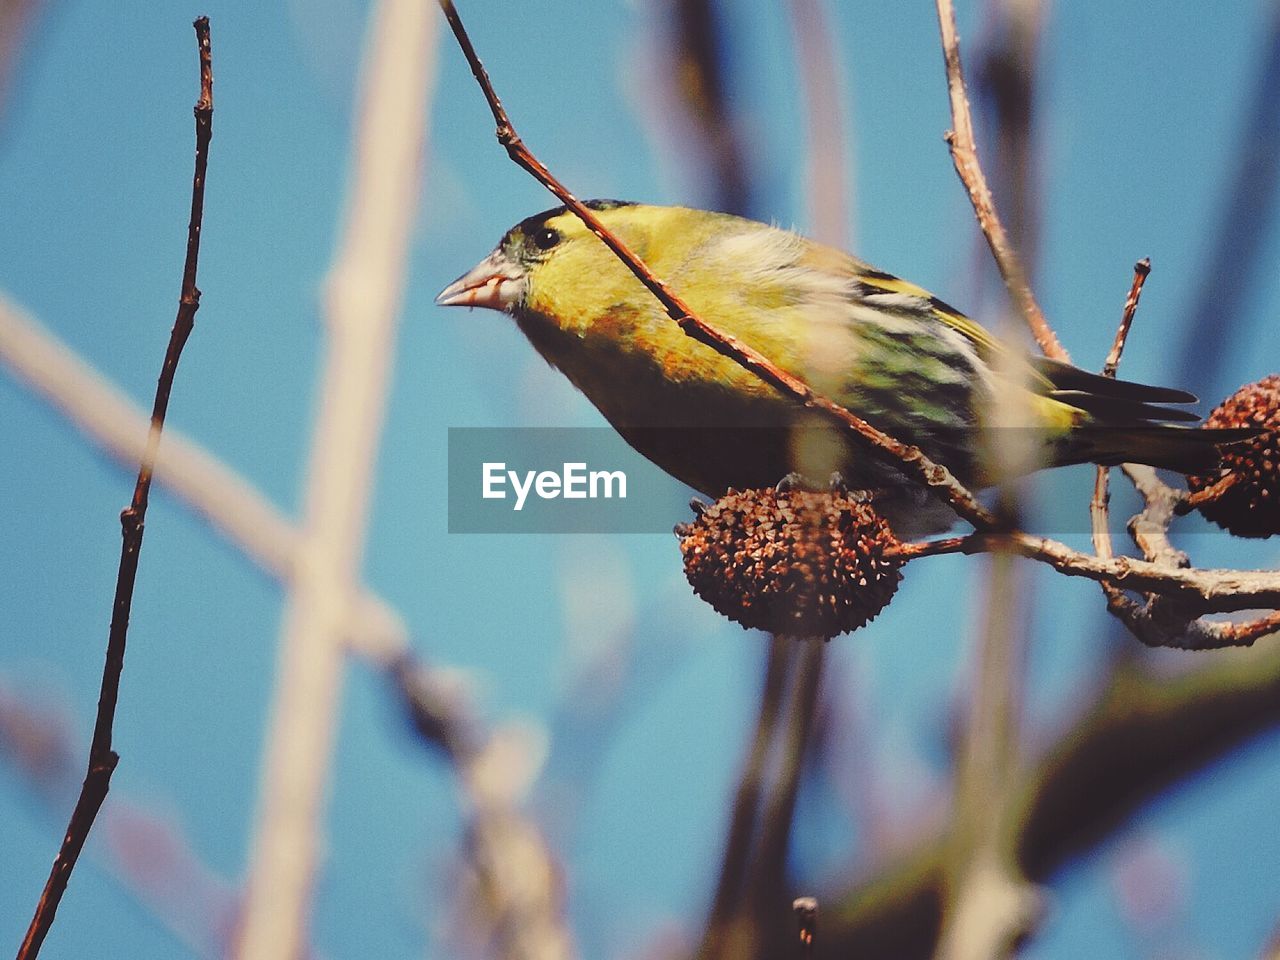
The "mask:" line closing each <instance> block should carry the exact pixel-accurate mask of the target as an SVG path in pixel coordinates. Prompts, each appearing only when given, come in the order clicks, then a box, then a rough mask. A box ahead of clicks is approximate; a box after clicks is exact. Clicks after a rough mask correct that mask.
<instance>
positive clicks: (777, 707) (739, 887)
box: [700, 637, 796, 957]
mask: <svg viewBox="0 0 1280 960" xmlns="http://www.w3.org/2000/svg"><path fill="white" fill-rule="evenodd" d="M795 655H796V650H795V644H794V643H793V642H792V641H791V640H789V639H788V638H786V637H772V638H771V639H770V641H769V652H768V656H767V657H766V661H765V671H764V685H763V687H762V689H761V691H760V705H759V707H758V710H757V714H756V725H755V732H754V733H753V734H752V737H751V746H750V747H749V748H748V751H747V756H746V759H745V761H744V763H743V765H742V773H741V774H740V775H739V777H738V786H737V790H736V792H735V795H734V800H733V808H732V812H731V813H730V816H729V829H728V832H727V834H726V837H725V849H724V854H723V856H722V858H721V861H720V874H719V879H718V880H717V882H716V889H715V894H714V895H713V897H712V900H711V913H710V916H709V917H708V918H707V925H706V931H705V934H704V940H703V947H702V949H701V951H700V954H701V955H703V956H707V957H715V956H718V955H721V954H724V955H732V950H731V949H728V948H729V946H730V941H731V940H732V939H734V938H733V937H732V933H731V931H732V926H733V922H734V918H735V917H736V916H737V915H738V914H739V913H740V912H741V909H742V898H743V884H744V883H745V880H746V876H747V866H748V864H749V863H750V861H751V850H752V848H753V846H754V842H755V837H756V827H757V824H758V822H759V818H760V798H761V795H762V794H763V792H764V786H765V774H766V769H767V767H768V760H769V753H770V748H771V746H772V744H773V742H774V740H775V738H776V736H777V728H778V723H779V720H780V718H781V713H782V704H783V700H784V696H785V693H786V687H787V678H788V676H789V675H790V673H791V670H792V667H793V665H794V660H795Z"/></svg>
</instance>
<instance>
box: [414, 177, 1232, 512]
mask: <svg viewBox="0 0 1280 960" xmlns="http://www.w3.org/2000/svg"><path fill="white" fill-rule="evenodd" d="M588 206H590V207H591V209H592V210H594V211H596V213H597V214H598V215H599V217H600V219H601V220H602V221H603V222H604V224H605V225H606V226H607V227H608V228H609V229H610V230H612V231H613V232H614V233H616V234H617V235H618V236H619V237H620V238H621V239H622V240H623V241H625V242H626V244H627V245H628V246H629V247H631V249H632V250H633V251H635V253H636V254H637V255H638V256H639V257H640V258H641V259H642V260H643V261H644V262H645V263H646V264H648V266H649V267H650V268H651V269H652V270H653V271H654V273H655V274H656V275H657V276H659V277H661V278H662V279H663V280H664V281H666V283H668V284H669V285H670V286H671V288H672V289H674V290H675V291H676V292H678V293H679V294H680V296H681V297H683V298H684V299H685V300H686V302H687V303H688V304H689V306H690V307H691V308H692V309H693V310H694V311H695V312H697V314H698V315H699V316H701V317H702V318H703V319H704V320H706V321H707V322H708V323H710V324H711V325H713V326H715V327H716V328H718V329H719V330H721V331H722V332H724V333H727V334H729V335H731V336H733V337H736V338H738V339H739V340H741V341H742V342H743V343H746V344H748V345H750V346H751V347H754V348H755V349H756V350H758V351H759V352H761V353H762V354H764V355H765V356H767V357H769V358H770V359H771V360H772V361H773V362H774V363H776V364H777V365H778V366H780V367H782V368H783V369H785V370H787V371H788V372H790V373H792V374H794V375H796V376H798V377H800V378H801V379H803V380H804V381H805V382H807V383H808V384H809V385H810V386H811V387H812V388H813V389H814V390H816V391H817V392H819V393H821V394H823V395H825V396H827V397H829V398H830V399H832V400H835V401H836V402H838V403H840V404H842V405H844V406H845V407H847V408H848V409H850V410H851V411H853V412H854V413H856V414H857V415H858V416H860V417H863V418H864V419H866V420H867V421H869V422H870V423H872V424H874V425H875V426H877V427H878V428H880V429H881V430H883V431H885V432H886V433H888V434H890V435H891V436H893V437H896V438H897V439H899V440H902V441H904V442H907V443H911V444H915V445H917V446H919V447H920V448H921V449H923V450H924V452H925V453H926V455H928V456H929V457H930V458H931V459H934V460H936V461H938V462H940V463H942V464H944V465H946V466H947V467H948V468H949V469H950V470H951V471H952V472H953V473H954V474H955V475H956V476H957V477H958V478H959V479H960V480H961V481H962V482H964V483H966V484H967V485H970V486H975V487H981V486H986V485H989V484H990V483H992V482H994V481H995V480H996V479H997V477H1004V476H1007V475H1008V474H1009V473H1020V472H1024V471H1025V470H1028V469H1034V468H1035V467H1037V466H1062V465H1065V464H1073V463H1082V462H1088V461H1093V462H1095V463H1102V464H1117V463H1121V462H1137V463H1146V464H1150V465H1152V466H1157V467H1165V468H1168V469H1171V470H1176V471H1179V472H1182V473H1195V472H1207V471H1208V470H1209V469H1211V468H1212V467H1214V466H1215V465H1216V464H1217V462H1218V457H1219V454H1218V450H1217V447H1216V444H1218V443H1223V442H1228V441H1230V440H1234V439H1239V434H1238V433H1233V432H1231V431H1211V430H1204V429H1194V428H1189V427H1187V426H1185V425H1182V426H1179V425H1175V424H1174V423H1172V422H1170V421H1195V420H1197V419H1198V418H1197V417H1196V416H1195V415H1194V414H1192V413H1190V412H1187V411H1184V410H1179V409H1175V408H1170V407H1167V406H1164V404H1185V403H1192V402H1194V401H1195V399H1196V398H1195V397H1194V396H1192V395H1191V394H1189V393H1185V392H1183V391H1181V390H1172V389H1166V388H1162V387H1151V386H1145V385H1142V384H1137V383H1131V382H1127V381H1123V380H1112V379H1108V378H1105V377H1101V376H1099V375H1097V374H1093V373H1089V372H1087V371H1084V370H1081V369H1079V368H1077V367H1073V366H1071V365H1069V364H1064V363H1059V362H1055V361H1052V360H1047V359H1044V358H1040V357H1036V358H1031V357H1028V356H1026V355H1024V354H1023V353H1022V352H1021V351H1019V350H1016V349H1014V348H1011V347H1008V346H1006V345H1004V344H1003V343H1001V342H1000V341H999V340H997V339H996V338H995V337H993V336H992V335H991V334H990V333H988V332H987V331H986V330H984V329H983V328H982V327H981V326H979V325H978V324H977V323H976V322H974V321H973V320H971V319H970V318H968V317H966V316H965V315H964V314H962V313H961V312H960V311H958V310H956V309H955V308H953V307H951V306H948V305H947V304H946V303H944V302H942V301H941V300H939V299H937V298H936V297H934V296H932V295H930V294H929V293H928V292H927V291H925V290H923V289H921V288H920V287H917V286H915V285H914V284H912V283H909V282H907V281H905V280H901V279H899V278H897V277H895V276H893V275H892V274H888V273H885V272H883V271H880V270H877V269H875V268H873V267H871V266H870V265H868V264H866V263H864V262H863V261H861V260H858V259H857V258H855V257H852V256H850V255H848V254H846V253H844V252H842V251H840V250H836V249H833V248H831V247H827V246H824V245H822V244H819V243H816V242H814V241H812V240H808V239H806V238H804V237H802V236H800V235H798V234H796V233H792V232H790V231H786V230H781V229H778V228H776V227H771V226H768V225H766V224H763V223H757V222H755V221H752V220H746V219H742V218H740V217H735V216H730V215H727V214H722V213H712V212H709V211H705V210H694V209H688V208H684V207H660V206H648V205H643V204H634V203H624V202H619V201H614V200H595V201H591V202H589V204H588ZM436 302H437V303H439V304H442V305H445V306H469V307H488V308H490V309H493V310H500V311H505V312H507V313H510V314H511V315H512V316H513V317H514V318H515V321H516V323H517V325H518V326H519V327H520V329H521V330H522V331H524V333H525V335H526V336H527V337H528V338H529V340H530V342H531V343H532V344H533V346H534V347H535V348H536V349H537V350H538V352H539V353H540V354H542V356H543V357H544V358H545V359H546V360H547V361H548V362H549V363H550V364H551V365H552V366H554V367H556V368H557V369H558V370H560V371H561V372H562V373H564V375H565V376H566V377H568V378H569V380H570V381H572V382H573V384H574V385H575V386H576V387H578V389H580V390H581V391H582V392H583V393H584V394H586V396H587V398H588V399H589V400H590V401H591V402H592V403H593V404H595V406H596V407H597V408H598V409H599V410H600V412H601V413H602V414H604V416H605V418H606V419H607V420H608V421H609V423H611V424H612V425H613V426H614V427H615V428H616V429H617V430H618V432H619V433H620V434H621V435H622V436H623V437H624V438H625V439H626V440H627V441H628V442H629V443H630V444H631V445H632V446H633V447H635V448H636V449H637V450H638V451H639V452H640V453H642V454H643V455H644V456H646V457H648V458H649V459H650V460H652V461H653V462H654V463H656V464H657V465H658V466H660V467H662V468H663V469H664V470H666V471H667V472H668V473H670V474H671V475H673V476H674V477H676V478H678V479H679V480H682V481H683V482H685V483H687V484H688V485H690V486H691V487H694V488H695V489H697V490H699V491H701V492H703V493H705V494H707V495H710V496H713V497H714V496H719V495H720V494H722V493H724V491H725V490H726V489H727V488H729V487H736V488H739V489H742V488H751V487H762V486H768V485H772V484H775V483H777V482H779V481H780V480H781V479H782V478H784V477H785V476H787V475H788V474H790V473H792V472H793V471H795V470H799V471H800V472H801V473H802V474H804V475H805V476H809V477H818V476H825V474H820V473H819V472H818V471H819V470H820V469H825V468H827V467H830V468H831V469H835V470H838V471H839V472H840V473H841V474H842V476H843V478H844V480H845V482H846V483H847V484H848V485H849V486H850V487H853V488H856V489H877V490H899V491H902V492H903V493H905V494H906V496H905V502H904V503H903V508H904V510H905V511H906V512H908V513H909V512H910V511H911V510H915V509H918V507H919V505H920V503H921V499H920V497H919V496H918V495H917V494H918V490H917V489H916V488H915V487H914V486H912V485H910V484H907V482H906V481H905V479H904V478H903V477H902V476H901V475H900V474H898V473H897V471H896V470H894V469H893V468H892V466H889V465H886V464H885V463H883V461H881V460H880V459H879V458H878V457H875V456H874V455H872V454H871V453H869V452H867V450H866V449H865V448H864V447H862V446H860V445H858V444H856V443H854V442H852V441H850V440H849V439H848V438H847V437H845V436H844V435H843V434H842V433H841V432H840V431H839V430H837V429H835V428H832V427H830V426H829V425H827V424H824V423H821V422H819V421H817V420H815V419H814V416H813V414H811V413H810V412H808V411H805V410H803V409H802V408H800V407H799V406H798V405H797V404H796V403H795V402H794V401H793V400H791V399H789V398H787V397H785V396H783V395H782V394H780V393H779V392H778V391H777V390H775V389H774V388H773V387H771V386H769V385H768V384H766V383H764V382H763V381H761V380H760V379H759V378H758V377H756V376H755V375H754V374H752V373H750V372H748V371H747V370H745V369H743V368H742V367H741V366H740V365H738V364H737V363H735V362H734V361H733V360H730V359H728V358H727V357H724V356H722V355H721V354H720V353H718V352H717V351H716V350H714V349H712V348H711V347H709V346H706V345H705V344H703V343H700V342H698V341H696V340H694V339H692V338H691V337H688V336H686V335H685V334H684V333H683V332H682V331H681V330H680V329H679V327H677V326H676V324H675V323H673V322H672V321H671V319H670V318H669V317H668V316H667V315H666V313H665V311H664V309H663V308H662V306H661V304H659V303H658V301H657V300H656V299H654V297H653V296H652V294H650V293H649V292H648V290H646V289H645V287H644V286H643V285H642V284H641V283H640V282H639V281H638V280H637V279H636V278H635V277H634V276H633V275H632V274H631V272H630V271H629V270H628V269H627V268H626V267H625V266H624V265H623V264H622V263H621V262H620V261H619V260H618V259H617V258H616V257H615V256H614V255H613V253H612V252H610V251H609V250H608V248H606V247H605V245H604V244H603V243H602V242H601V241H600V240H599V239H598V238H597V237H596V236H594V235H593V234H592V233H591V232H590V231H589V230H587V228H586V227H585V226H584V225H583V223H582V222H581V221H580V220H579V219H578V218H577V217H576V216H575V215H574V214H573V213H571V212H568V211H567V210H566V209H565V208H564V207H558V208H556V209H553V210H548V211H546V212H544V213H540V214H538V215H536V216H533V217H529V218H528V219H525V220H522V221H521V222H520V223H519V224H517V225H516V226H514V227H512V228H511V229H510V230H509V231H507V233H506V235H505V236H504V237H503V238H502V240H501V242H500V243H499V244H498V246H497V248H496V249H495V250H494V251H493V253H491V254H490V255H489V256H488V257H487V258H485V259H484V260H483V261H481V263H479V264H478V265H477V266H476V267H475V268H474V269H472V270H471V271H469V272H468V273H466V274H464V275H463V276H462V277H460V278H458V279H457V280H456V281H454V282H453V283H451V284H450V285H449V286H448V287H446V288H445V289H444V290H443V291H442V292H441V293H440V295H439V296H438V297H437V300H436ZM994 428H1005V429H994ZM1002 437H1003V438H1006V439H1008V440H1010V442H1009V443H1005V444H1003V445H1002V444H1000V443H999V442H998V441H999V440H1000V438H1002ZM993 438H994V441H995V442H993ZM1002 449H1003V450H1004V452H1001V451H1002ZM1008 451H1014V453H1013V454H1010V453H1009V452H1008ZM1017 451H1021V453H1018V452H1017ZM913 491H914V492H913ZM904 510H899V511H897V513H898V514H899V517H901V516H902V514H903V512H904ZM891 519H893V517H892V513H891ZM911 525H912V526H918V525H917V524H911ZM925 526H934V524H925Z"/></svg>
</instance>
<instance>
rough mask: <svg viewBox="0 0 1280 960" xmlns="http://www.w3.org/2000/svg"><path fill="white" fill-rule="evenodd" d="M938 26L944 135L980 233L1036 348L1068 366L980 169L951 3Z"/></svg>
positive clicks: (941, 10)
mask: <svg viewBox="0 0 1280 960" xmlns="http://www.w3.org/2000/svg"><path fill="white" fill-rule="evenodd" d="M937 7H938V26H939V29H940V30H941V32H942V56H943V60H944V61H945V63H946V68H947V92H948V94H949V96H950V98H951V123H952V127H953V129H952V130H950V131H948V133H947V135H946V140H947V145H948V146H949V147H950V148H951V159H952V161H953V162H954V163H955V167H956V173H957V174H959V176H960V181H961V183H963V184H964V187H965V190H966V191H967V192H968V194H969V202H970V203H971V204H973V212H974V215H975V216H976V217H977V218H978V225H979V226H980V227H981V228H982V233H983V236H985V237H986V238H987V244H988V246H990V247H991V254H992V256H993V257H995V261H996V266H997V267H999V268H1000V276H1002V277H1003V278H1004V284H1005V288H1006V289H1007V290H1008V291H1009V296H1010V297H1011V298H1012V299H1013V302H1014V304H1016V305H1017V307H1018V310H1019V312H1021V314H1022V316H1023V318H1024V319H1025V320H1026V322H1027V326H1028V327H1030V328H1031V332H1032V334H1033V335H1034V336H1035V338H1036V343H1038V344H1039V345H1040V349H1041V350H1042V351H1044V353H1045V355H1047V356H1050V357H1053V358H1054V359H1056V360H1063V361H1066V360H1069V359H1070V357H1069V356H1068V355H1067V351H1066V350H1065V349H1064V348H1063V346H1062V344H1061V343H1060V342H1059V341H1058V337H1057V335H1056V334H1055V333H1054V332H1053V328H1052V327H1050V326H1049V321H1048V320H1046V319H1045V316H1044V312H1043V311H1042V310H1041V309H1040V305H1039V304H1038V303H1037V302H1036V298H1035V294H1034V293H1032V292H1031V284H1030V282H1029V280H1028V279H1027V272H1026V270H1025V269H1024V268H1023V266H1022V262H1021V260H1019V259H1018V254H1017V251H1015V250H1014V249H1013V244H1012V243H1011V242H1010V241H1009V235H1008V233H1006V232H1005V229H1004V225H1003V224H1002V223H1001V222H1000V217H999V214H997V213H996V203H995V198H994V197H992V195H991V188H990V187H989V186H988V185H987V178H986V177H985V176H984V175H983V173H982V167H981V165H980V164H979V163H978V147H977V143H976V142H975V140H974V135H973V117H972V114H971V111H970V109H969V95H968V93H967V92H966V90H965V85H964V70H963V68H962V67H961V64H960V37H959V34H958V33H957V32H956V12H955V7H954V6H953V5H952V0H937Z"/></svg>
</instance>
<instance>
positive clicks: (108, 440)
mask: <svg viewBox="0 0 1280 960" xmlns="http://www.w3.org/2000/svg"><path fill="white" fill-rule="evenodd" d="M0 363H3V364H5V365H6V366H7V367H8V368H9V370H10V372H12V373H13V374H14V375H15V376H16V377H18V379H19V380H21V381H22V382H24V383H26V385H27V386H28V387H29V388H30V389H31V392H32V393H33V394H35V395H36V396H38V397H40V398H42V399H43V400H44V401H45V402H46V403H48V404H49V406H50V407H51V408H52V409H53V410H55V411H57V412H58V413H60V414H62V415H63V416H65V417H66V418H67V419H68V420H69V421H70V422H71V423H72V425H73V426H75V427H76V429H77V430H79V431H80V433H81V435H83V436H84V437H86V438H87V439H89V440H91V441H92V442H93V443H95V444H96V445H97V446H98V447H99V448H100V449H102V450H103V451H104V452H105V453H107V454H109V455H110V456H111V457H113V458H114V459H115V460H117V461H119V462H120V463H122V464H128V463H137V462H138V461H139V460H140V459H141V458H142V456H143V453H144V452H145V450H146V438H147V424H148V417H147V414H145V413H144V412H143V411H142V410H141V409H140V408H139V407H138V406H137V405H136V404H134V403H133V402H132V401H131V400H130V399H129V398H128V397H127V396H126V395H125V394H124V393H123V392H122V391H121V390H120V389H119V388H118V387H116V386H115V385H113V384H112V383H110V382H109V381H108V380H106V379H105V378H104V377H103V376H102V375H101V374H100V373H98V371H96V370H95V369H94V368H93V367H92V366H90V365H89V364H87V363H85V362H84V360H82V359H80V358H79V357H78V356H76V354H75V353H74V352H73V351H72V350H71V349H70V348H69V347H67V346H66V344H64V343H61V342H60V341H58V339H57V338H55V337H54V336H53V335H52V334H50V333H49V332H48V331H46V330H44V329H43V328H42V327H41V326H40V325H39V324H38V323H37V322H36V321H35V319H34V318H33V317H31V316H30V315H29V314H27V313H26V311H24V310H23V309H22V308H20V307H19V306H17V305H16V304H13V303H11V302H9V301H7V300H6V299H5V298H4V296H3V295H0ZM154 478H155V482H156V484H157V485H159V486H160V487H161V488H163V489H165V490H166V491H168V492H169V493H171V494H172V495H173V496H175V497H177V498H178V500H180V501H181V502H182V503H184V504H186V506H187V507H189V508H190V509H191V510H192V511H193V512H194V513H196V514H197V515H199V516H200V517H202V518H204V519H205V520H206V521H207V522H208V523H209V524H210V525H211V526H212V527H213V528H214V529H215V530H216V531H217V532H218V533H219V534H220V535H221V536H222V537H223V538H224V539H225V540H226V541H227V542H228V543H230V544H231V545H232V546H233V547H235V548H236V549H237V550H238V551H239V552H240V553H242V554H243V555H244V556H246V557H247V558H248V559H249V560H250V561H252V562H253V563H255V564H256V565H257V566H258V567H259V568H260V569H261V570H262V571H263V572H265V573H267V574H268V575H270V576H272V577H274V578H275V579H277V580H280V581H281V582H283V583H288V582H290V581H291V580H292V579H293V577H294V575H295V573H296V572H297V569H298V550H299V544H300V542H301V536H300V534H299V533H298V530H297V528H296V527H295V526H294V525H293V524H292V523H291V522H290V520H289V519H288V518H286V517H285V516H284V515H283V514H281V513H280V511H279V509H278V508H277V507H275V506H274V505H273V504H272V503H270V502H269V501H268V500H267V499H266V498H265V497H264V496H263V495H262V494H261V493H260V492H259V491H258V490H257V489H256V488H254V487H253V485H252V484H250V483H249V482H248V481H247V480H245V478H244V477H242V476H241V475H240V474H238V473H236V472H235V471H234V470H232V469H231V468H230V467H228V466H227V465H226V464H225V463H224V462H223V461H221V460H219V459H218V458H217V457H214V456H212V455H211V454H209V453H208V451H206V450H205V449H204V448H202V447H200V446H199V445H198V444H196V443H194V442H193V441H191V440H190V439H188V438H187V437H186V436H184V435H183V434H182V433H181V432H180V431H178V430H175V429H173V428H167V429H166V430H165V435H164V446H163V449H161V450H160V452H159V455H158V457H157V460H156V465H155V474H154ZM347 636H348V643H349V644H350V646H351V648H352V650H353V651H354V652H356V653H358V654H360V655H362V656H365V657H367V658H369V659H371V660H373V661H375V662H378V663H383V664H385V663H387V662H390V661H391V660H392V659H393V658H394V657H395V656H398V655H399V654H400V653H401V652H403V650H404V649H405V648H406V647H407V646H408V631H407V629H406V627H405V625H404V622H403V621H402V620H401V619H400V616H399V614H397V613H396V612H395V611H394V610H392V609H391V607H390V606H389V605H388V604H387V602H386V601H385V600H383V599H382V598H380V597H378V596H377V595H375V594H373V593H371V592H369V591H367V590H366V591H365V592H364V593H362V594H361V596H360V599H359V602H358V604H357V606H356V609H355V611H354V612H353V614H352V617H351V623H350V624H349V627H348V631H347Z"/></svg>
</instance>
